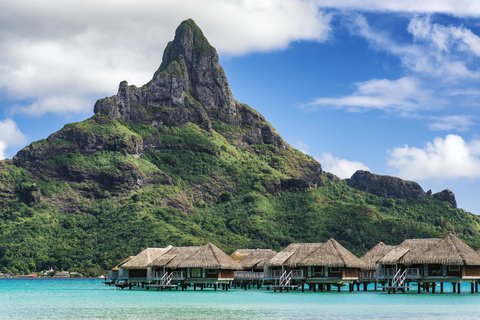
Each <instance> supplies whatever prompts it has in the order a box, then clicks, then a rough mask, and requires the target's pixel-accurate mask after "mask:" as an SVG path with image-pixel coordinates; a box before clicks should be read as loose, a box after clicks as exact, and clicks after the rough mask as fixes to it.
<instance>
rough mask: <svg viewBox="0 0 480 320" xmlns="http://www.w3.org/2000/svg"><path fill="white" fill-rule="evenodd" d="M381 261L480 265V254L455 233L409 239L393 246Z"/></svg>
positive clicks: (386, 262)
mask: <svg viewBox="0 0 480 320" xmlns="http://www.w3.org/2000/svg"><path fill="white" fill-rule="evenodd" d="M378 262H379V263H382V264H397V263H401V264H406V265H412V264H423V263H430V264H447V265H475V266H478V265H480V256H479V255H478V254H477V253H476V252H475V250H473V249H472V248H471V247H470V246H469V245H467V244H466V243H465V242H463V241H462V240H461V239H459V238H458V237H457V236H455V235H453V234H449V235H448V236H446V237H445V238H442V239H438V238H431V239H407V240H405V241H403V242H402V243H401V244H399V245H398V246H396V247H395V248H393V249H392V250H391V251H390V252H388V253H387V254H386V255H385V256H384V257H383V258H381V259H380V260H379V261H378Z"/></svg>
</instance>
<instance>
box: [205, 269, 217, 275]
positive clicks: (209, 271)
mask: <svg viewBox="0 0 480 320" xmlns="http://www.w3.org/2000/svg"><path fill="white" fill-rule="evenodd" d="M207 274H217V269H207Z"/></svg>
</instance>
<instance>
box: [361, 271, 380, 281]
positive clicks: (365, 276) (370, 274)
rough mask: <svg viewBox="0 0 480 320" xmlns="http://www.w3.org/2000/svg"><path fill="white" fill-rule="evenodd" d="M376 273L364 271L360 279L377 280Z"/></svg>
mask: <svg viewBox="0 0 480 320" xmlns="http://www.w3.org/2000/svg"><path fill="white" fill-rule="evenodd" d="M375 278H376V277H375V271H362V272H361V273H360V279H375Z"/></svg>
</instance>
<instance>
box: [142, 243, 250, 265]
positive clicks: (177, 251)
mask: <svg viewBox="0 0 480 320" xmlns="http://www.w3.org/2000/svg"><path fill="white" fill-rule="evenodd" d="M149 266H150V267H157V268H158V267H165V268H171V269H179V268H204V269H227V270H242V266H241V265H240V264H239V263H238V262H236V261H235V260H233V259H232V258H231V257H230V256H229V255H228V254H226V253H225V252H223V251H222V250H220V249H219V248H218V247H217V246H215V245H214V244H212V243H207V244H206V245H203V246H196V247H173V248H172V249H171V250H170V251H168V252H167V253H165V254H163V255H161V256H159V257H158V258H157V259H155V260H154V261H151V262H150V263H149Z"/></svg>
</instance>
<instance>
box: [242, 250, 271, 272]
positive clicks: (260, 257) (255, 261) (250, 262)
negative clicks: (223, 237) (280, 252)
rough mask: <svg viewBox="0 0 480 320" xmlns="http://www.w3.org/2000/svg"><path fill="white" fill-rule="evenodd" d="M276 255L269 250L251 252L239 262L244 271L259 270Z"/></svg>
mask: <svg viewBox="0 0 480 320" xmlns="http://www.w3.org/2000/svg"><path fill="white" fill-rule="evenodd" d="M276 254H277V252H276V251H273V250H270V249H255V250H251V252H250V254H248V255H247V256H246V257H245V258H243V259H242V260H241V261H240V265H241V266H242V267H243V269H245V270H249V269H253V268H257V269H261V268H263V267H264V266H265V263H266V262H268V261H269V260H270V259H272V258H273V257H274V256H275V255H276Z"/></svg>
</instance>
